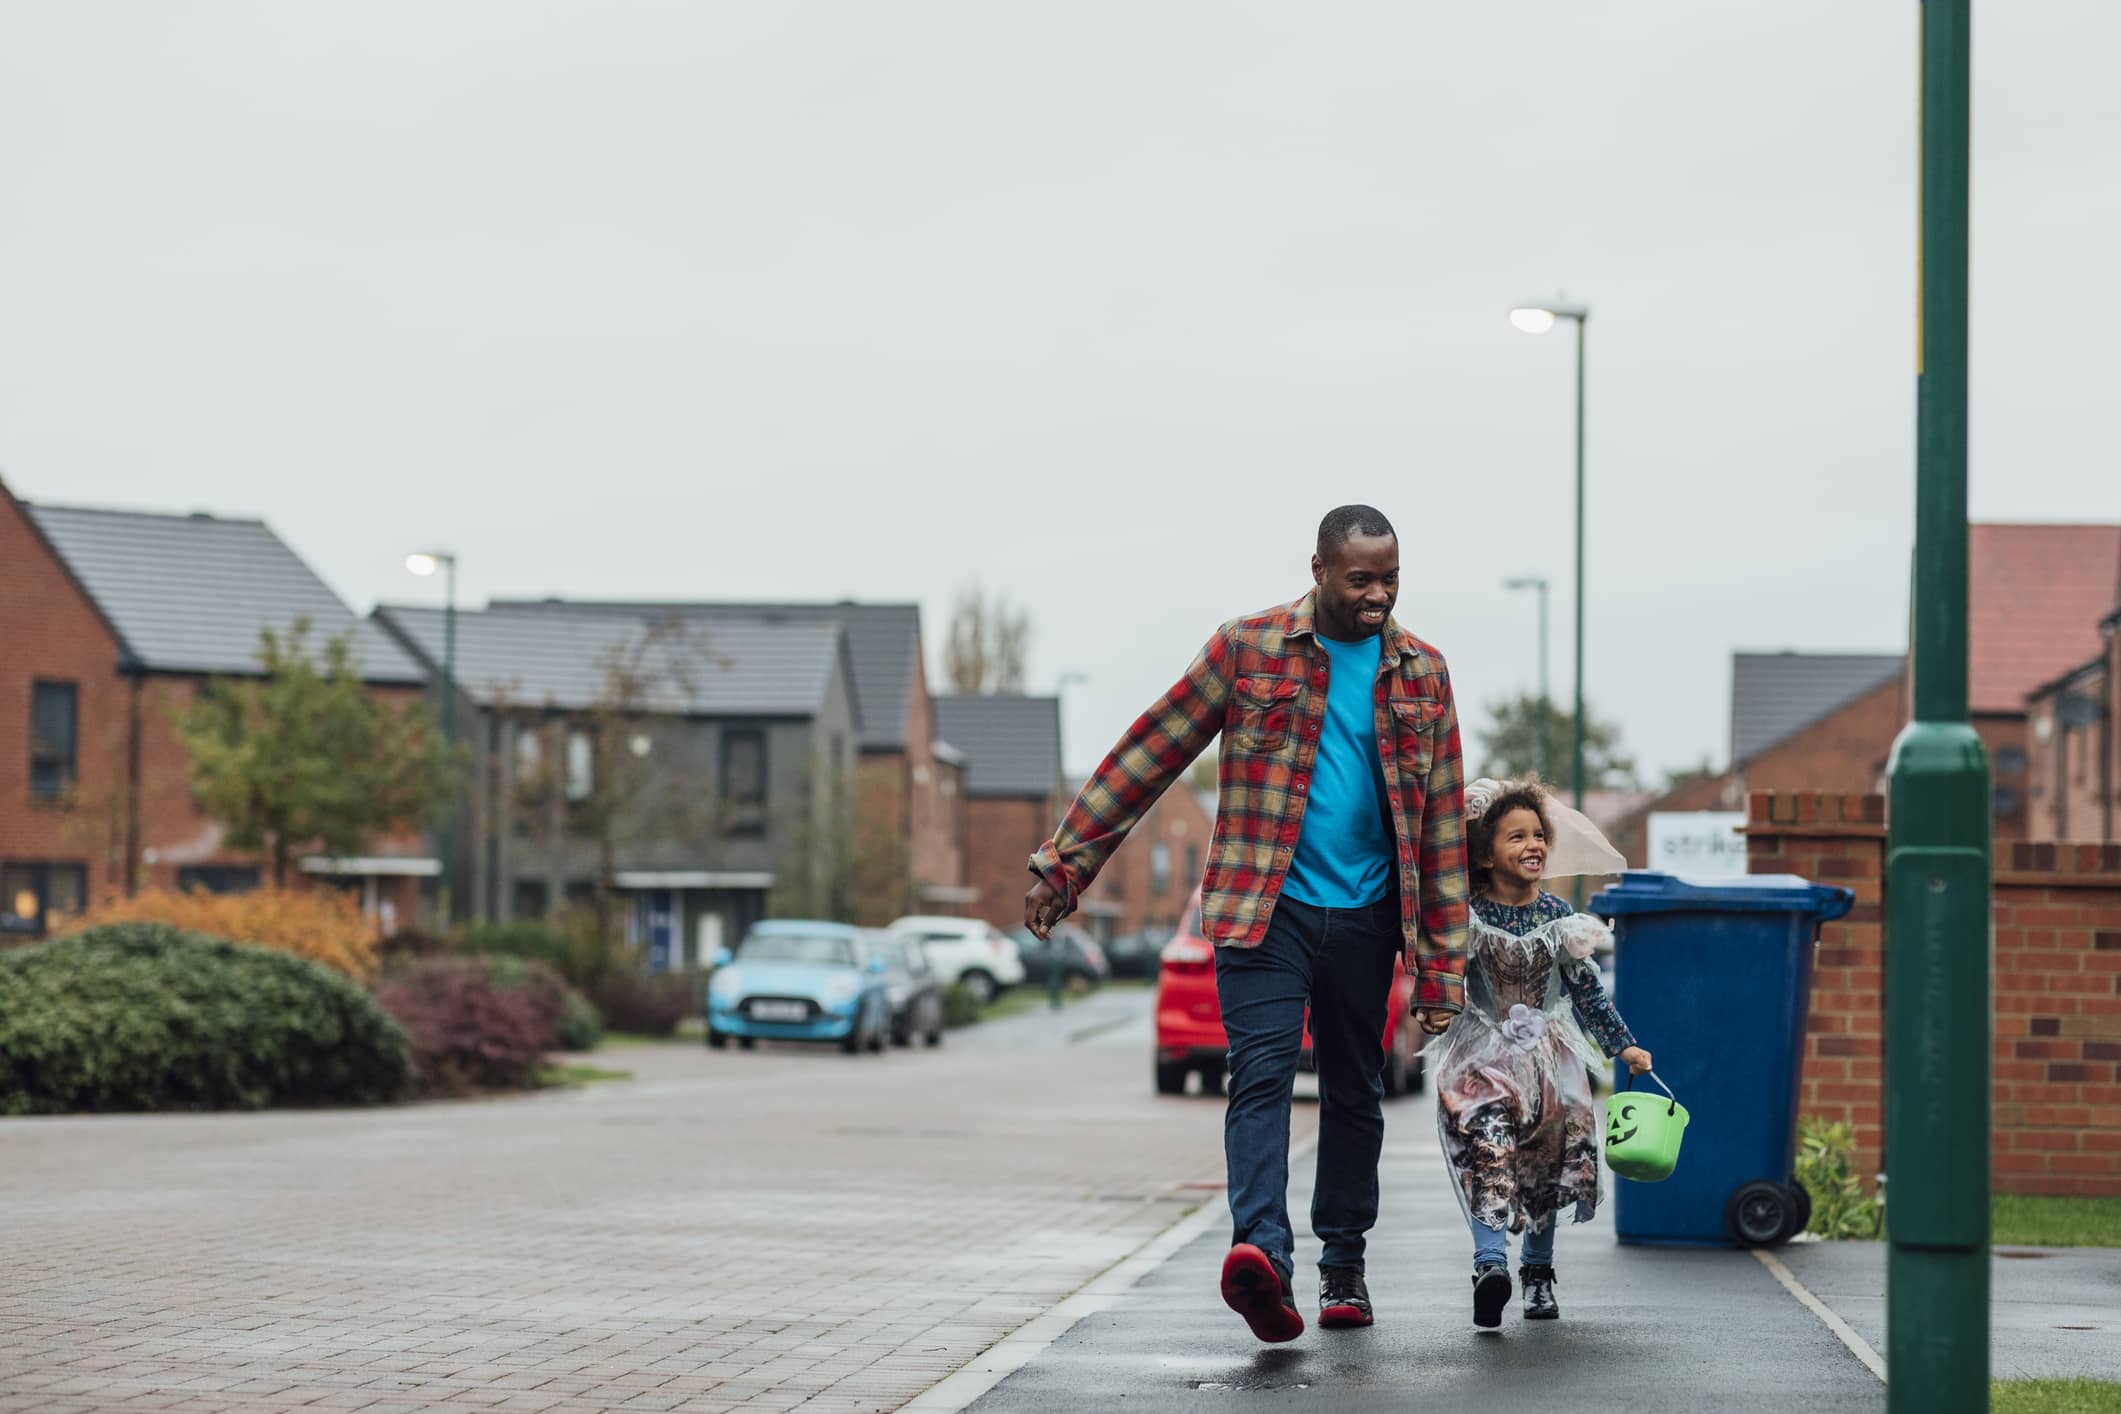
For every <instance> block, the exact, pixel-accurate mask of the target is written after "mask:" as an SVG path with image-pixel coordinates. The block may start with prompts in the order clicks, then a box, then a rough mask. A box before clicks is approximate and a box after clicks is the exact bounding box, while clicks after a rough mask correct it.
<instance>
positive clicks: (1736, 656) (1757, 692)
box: [1731, 653, 1907, 768]
mask: <svg viewBox="0 0 2121 1414" xmlns="http://www.w3.org/2000/svg"><path fill="white" fill-rule="evenodd" d="M1906 662H1907V660H1906V658H1905V657H1903V656H1902V655H1900V654H1898V653H1733V654H1732V655H1731V765H1732V767H1733V768H1736V767H1739V766H1742V765H1744V764H1745V763H1746V762H1748V761H1750V760H1752V759H1753V758H1754V757H1755V756H1758V755H1759V754H1760V753H1761V752H1763V751H1765V750H1767V749H1768V748H1769V747H1771V746H1773V745H1775V744H1776V743H1777V742H1779V741H1782V740H1784V739H1786V738H1788V737H1789V736H1791V735H1792V734H1793V733H1795V732H1797V731H1799V730H1801V729H1802V728H1804V727H1808V726H1810V725H1811V724H1812V723H1814V722H1816V721H1818V720H1819V719H1820V718H1822V717H1824V716H1826V715H1827V714H1828V713H1829V712H1832V711H1834V710H1835V709H1836V708H1839V707H1842V706H1845V705H1847V704H1848V703H1850V702H1853V701H1855V700H1856V699H1857V698H1859V697H1861V696H1863V694H1864V693H1866V692H1869V691H1870V690H1871V689H1873V688H1875V687H1878V686H1880V685H1881V684H1883V683H1885V682H1886V681H1888V680H1889V679H1891V678H1893V677H1895V676H1896V675H1898V674H1899V672H1900V671H1901V668H1902V667H1903V666H1904V665H1905V664H1906Z"/></svg>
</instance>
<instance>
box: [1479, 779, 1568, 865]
mask: <svg viewBox="0 0 2121 1414" xmlns="http://www.w3.org/2000/svg"><path fill="white" fill-rule="evenodd" d="M1512 810H1529V811H1531V812H1532V813H1533V814H1534V815H1537V816H1538V817H1539V828H1540V829H1542V830H1545V831H1546V834H1547V841H1548V843H1549V844H1551V843H1552V842H1553V839H1554V817H1553V816H1551V815H1549V814H1547V792H1546V787H1545V786H1542V785H1541V784H1540V783H1539V782H1538V780H1537V779H1534V778H1531V777H1527V778H1525V779H1524V780H1520V781H1504V782H1503V785H1502V789H1501V790H1500V791H1497V792H1496V794H1495V797H1494V799H1492V800H1490V801H1489V802H1488V808H1487V809H1485V810H1483V811H1481V812H1480V818H1479V819H1477V820H1469V821H1467V822H1466V882H1467V883H1468V884H1469V885H1470V886H1471V888H1472V891H1473V892H1474V893H1476V894H1477V893H1479V892H1480V891H1481V890H1483V889H1485V888H1486V887H1487V886H1488V875H1489V870H1488V869H1487V867H1486V866H1485V865H1483V864H1482V863H1481V862H1480V861H1481V860H1483V859H1485V858H1487V857H1488V854H1489V852H1490V851H1492V850H1493V849H1494V848H1495V827H1496V826H1497V825H1499V824H1501V823H1502V817H1503V816H1505V815H1507V814H1509V813H1510V812H1511V811H1512Z"/></svg>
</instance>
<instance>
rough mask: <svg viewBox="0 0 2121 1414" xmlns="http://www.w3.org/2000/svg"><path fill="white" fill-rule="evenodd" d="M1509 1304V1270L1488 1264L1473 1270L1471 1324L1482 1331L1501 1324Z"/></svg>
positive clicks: (1492, 1328)
mask: <svg viewBox="0 0 2121 1414" xmlns="http://www.w3.org/2000/svg"><path fill="white" fill-rule="evenodd" d="M1509 1304H1510V1269H1509V1268H1508V1267H1499V1266H1495V1265H1494V1264H1492V1263H1490V1264H1488V1265H1484V1266H1480V1267H1476V1268H1474V1269H1473V1324H1474V1325H1476V1326H1478V1327H1480V1328H1481V1329H1482V1330H1484V1331H1491V1330H1494V1329H1495V1328H1496V1327H1497V1326H1499V1325H1501V1324H1502V1308H1503V1307H1505V1306H1507V1305H1509Z"/></svg>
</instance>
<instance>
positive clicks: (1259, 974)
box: [1024, 506, 1466, 1341]
mask: <svg viewBox="0 0 2121 1414" xmlns="http://www.w3.org/2000/svg"><path fill="white" fill-rule="evenodd" d="M1311 579H1312V583H1313V586H1314V587H1313V588H1312V590H1311V592H1310V593H1308V594H1306V595H1305V596H1304V597H1303V598H1301V599H1298V600H1296V601H1295V602H1294V603H1291V604H1284V605H1282V606H1281V607H1280V608H1276V609H1269V610H1266V611H1265V612H1263V613H1258V614H1251V615H1247V616H1246V617H1244V618H1240V619H1233V620H1231V621H1230V622H1229V623H1226V624H1224V625H1223V626H1222V627H1221V628H1220V629H1217V630H1216V632H1215V636H1214V637H1213V638H1211V639H1209V640H1208V644H1207V646H1206V647H1205V648H1203V649H1202V650H1201V652H1200V656H1199V657H1197V658H1196V659H1194V661H1193V666H1192V667H1190V668H1189V669H1187V671H1186V675H1185V676H1184V677H1183V678H1181V679H1179V681H1178V683H1177V684H1176V685H1175V686H1173V687H1172V689H1171V690H1170V691H1169V692H1167V693H1165V694H1164V696H1163V697H1162V698H1161V699H1160V700H1159V701H1158V702H1156V703H1155V705H1153V706H1151V707H1150V708H1149V710H1148V711H1147V712H1145V713H1143V714H1142V716H1141V718H1140V719H1139V720H1138V721H1136V722H1135V724H1134V726H1133V728H1132V729H1131V730H1129V732H1128V733H1127V735H1126V737H1125V738H1124V739H1122V740H1121V741H1120V743H1119V745H1118V746H1117V747H1115V748H1113V751H1112V754H1111V755H1110V756H1107V757H1106V758H1105V760H1104V763H1103V764H1102V765H1101V766H1099V767H1098V769H1097V773H1096V775H1094V776H1092V777H1091V779H1090V781H1089V783H1088V784H1087V785H1085V786H1084V787H1083V791H1082V794H1081V795H1080V796H1079V797H1077V799H1076V801H1075V804H1074V805H1073V806H1071V807H1070V808H1069V810H1068V813H1067V815H1066V816H1065V817H1064V818H1063V819H1062V821H1061V824H1060V828H1059V829H1058V830H1057V831H1055V833H1054V836H1053V838H1052V839H1051V840H1049V841H1047V842H1046V843H1045V844H1044V845H1042V846H1040V848H1039V850H1038V852H1037V853H1036V854H1034V855H1032V856H1031V872H1032V873H1034V874H1036V875H1037V876H1038V882H1037V883H1035V884H1033V885H1032V886H1031V889H1030V891H1029V892H1028V893H1027V894H1026V895H1025V896H1024V923H1025V926H1027V927H1029V928H1030V929H1031V931H1032V932H1034V933H1036V934H1037V935H1038V936H1039V937H1041V938H1044V937H1046V936H1047V934H1048V933H1049V932H1050V931H1051V929H1052V927H1053V925H1054V924H1055V923H1057V922H1059V921H1060V920H1061V919H1062V918H1064V917H1066V916H1067V915H1068V913H1070V912H1071V911H1072V910H1073V909H1074V908H1075V906H1076V901H1077V899H1078V897H1079V896H1080V895H1081V893H1082V891H1083V890H1084V889H1085V888H1087V887H1088V886H1089V884H1090V881H1091V880H1092V879H1094V878H1095V877H1097V871H1098V869H1099V868H1100V867H1102V866H1103V864H1104V862H1105V861H1106V860H1107V859H1108V858H1110V857H1111V854H1112V851H1113V850H1115V849H1117V848H1118V847H1119V844H1120V841H1121V840H1123V839H1125V838H1126V835H1127V831H1128V830H1130V829H1132V828H1133V827H1134V824H1135V823H1136V822H1137V821H1138V820H1140V819H1141V817H1142V816H1143V815H1144V814H1145V813H1146V812H1147V811H1148V809H1149V807H1150V805H1151V804H1153V803H1154V802H1155V800H1156V798H1157V797H1158V796H1159V795H1161V794H1162V793H1163V791H1164V790H1165V788H1166V787H1168V786H1169V785H1170V784H1171V783H1172V782H1174V781H1176V780H1177V779H1179V777H1180V776H1181V775H1182V774H1183V773H1184V772H1185V769H1186V767H1187V766H1188V765H1189V764H1191V762H1192V761H1193V759H1194V758H1195V757H1196V756H1198V755H1199V754H1200V753H1201V751H1202V750H1204V749H1205V748H1206V747H1207V744H1208V742H1209V740H1210V739H1211V738H1212V737H1214V736H1215V735H1216V734H1217V733H1218V732H1219V733H1221V735H1222V754H1221V762H1220V772H1219V787H1218V789H1219V796H1218V801H1217V806H1216V816H1215V840H1214V845H1213V847H1212V848H1211V850H1210V852H1209V857H1208V869H1207V877H1206V878H1205V879H1204V880H1203V883H1202V920H1203V921H1202V930H1203V932H1205V933H1206V934H1207V936H1208V938H1209V940H1210V941H1212V942H1213V943H1214V944H1215V986H1216V992H1217V994H1218V996H1219V997H1220V999H1221V1003H1222V1016H1223V1030H1224V1031H1225V1032H1226V1033H1227V1034H1228V1036H1229V1042H1230V1059H1229V1105H1228V1109H1227V1110H1226V1112H1225V1115H1224V1120H1223V1149H1224V1157H1225V1161H1226V1163H1227V1165H1228V1169H1229V1198H1230V1217H1231V1221H1232V1226H1233V1232H1232V1236H1231V1244H1232V1245H1231V1248H1230V1253H1229V1256H1228V1257H1227V1258H1226V1259H1225V1260H1224V1262H1223V1273H1222V1294H1223V1300H1224V1301H1226V1302H1227V1303H1228V1304H1229V1305H1230V1307H1231V1308H1232V1309H1233V1310H1235V1311H1237V1312H1238V1314H1240V1315H1242V1316H1243V1317H1244V1318H1245V1321H1246V1323H1247V1324H1248V1325H1250V1326H1251V1328H1252V1331H1253V1334H1255V1335H1257V1336H1258V1337H1259V1338H1260V1339H1261V1340H1266V1341H1285V1340H1294V1339H1295V1338H1296V1337H1297V1336H1299V1335H1301V1334H1303V1329H1304V1322H1303V1317H1302V1316H1301V1315H1300V1314H1298V1312H1297V1310H1296V1300H1295V1295H1294V1291H1293V1288H1292V1287H1291V1284H1290V1274H1291V1270H1292V1266H1293V1261H1294V1256H1293V1249H1294V1245H1295V1239H1294V1235H1293V1233H1292V1231H1291V1229H1290V1225H1289V1213H1288V1201H1287V1192H1288V1170H1289V1102H1290V1097H1291V1093H1292V1091H1293V1089H1294V1085H1295V1079H1296V1061H1297V1055H1298V1052H1299V1051H1300V1049H1301V1048H1302V1041H1303V1029H1304V1008H1305V1005H1306V1003H1308V1004H1309V1006H1310V1009H1311V1036H1312V1042H1313V1053H1314V1055H1315V1057H1316V1061H1317V1067H1318V1096H1319V1116H1318V1130H1319V1139H1318V1178H1317V1183H1316V1186H1315V1188H1314V1190H1313V1197H1312V1203H1311V1228H1312V1231H1313V1232H1314V1233H1316V1234H1317V1236H1318V1239H1319V1243H1320V1245H1321V1247H1322V1249H1323V1250H1322V1252H1321V1254H1320V1259H1319V1324H1320V1325H1322V1326H1327V1327H1343V1326H1366V1325H1369V1324H1370V1322H1371V1318H1372V1316H1371V1308H1370V1294H1369V1289H1368V1287H1367V1286H1366V1285H1365V1284H1364V1281H1363V1244H1364V1236H1365V1234H1366V1233H1368V1232H1369V1230H1370V1228H1371V1226H1372V1225H1373V1224H1374V1223H1375V1222H1376V1221H1377V1158H1378V1152H1379V1150H1380V1149H1381V1148H1382V1146H1383V1143H1384V1105H1383V1097H1384V1081H1383V1075H1384V1059H1385V1058H1384V1043H1383V1035H1384V1027H1385V1007H1386V1005H1387V1001H1388V998H1389V996H1390V994H1391V986H1392V960H1393V957H1394V955H1395V954H1397V953H1399V952H1402V951H1403V952H1404V954H1405V956H1406V959H1407V969H1408V971H1409V972H1411V973H1413V974H1414V976H1415V978H1416V983H1415V1008H1416V1012H1415V1014H1416V1016H1417V1018H1418V1019H1419V1021H1420V1023H1421V1026H1422V1029H1423V1030H1424V1031H1427V1032H1428V1033H1430V1034H1431V1035H1436V1034H1440V1033H1441V1032H1442V1031H1443V1030H1444V1029H1445V1028H1446V1027H1448V1026H1449V1025H1450V1023H1451V1018H1452V1016H1454V1015H1455V1014H1456V1013H1457V1012H1458V1010H1459V1007H1460V1004H1461V1002H1462V1000H1463V995H1464V986H1465V982H1464V971H1465V932H1466V871H1465V834H1464V809H1465V802H1464V791H1463V778H1462V773H1461V767H1460V763H1459V744H1458V718H1457V713H1456V710H1455V709H1454V707H1453V705H1452V702H1451V681H1450V676H1449V674H1448V672H1447V671H1446V670H1445V667H1444V661H1443V657H1442V655H1441V654H1439V653H1437V651H1436V650H1435V649H1434V648H1431V647H1429V645H1427V644H1426V643H1423V642H1422V641H1421V640H1420V639H1418V638H1416V637H1414V635H1412V634H1410V633H1408V632H1407V631H1406V630H1404V629H1402V628H1401V627H1400V626H1399V625H1398V624H1397V623H1396V622H1395V621H1394V620H1393V618H1392V606H1393V604H1394V603H1395V602H1396V600H1397V599H1398V595H1399V540H1398V537H1397V536H1396V535H1395V534H1394V533H1393V530H1392V525H1391V522H1390V521H1388V520H1386V519H1385V518H1384V516H1383V515H1382V514H1380V513H1379V512H1378V511H1376V510H1373V509H1372V508H1370V507H1369V506H1342V507H1340V508H1339V509H1337V510H1335V511H1333V512H1332V513H1330V514H1329V515H1327V516H1326V518H1325V520H1324V521H1323V522H1322V523H1321V524H1320V525H1319V527H1318V544H1317V549H1316V552H1315V553H1314V554H1313V555H1312V556H1311Z"/></svg>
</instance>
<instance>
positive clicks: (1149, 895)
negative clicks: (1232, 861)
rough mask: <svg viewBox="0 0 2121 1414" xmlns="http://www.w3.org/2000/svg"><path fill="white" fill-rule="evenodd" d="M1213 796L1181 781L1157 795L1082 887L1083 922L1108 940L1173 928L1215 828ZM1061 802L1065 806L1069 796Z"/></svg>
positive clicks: (1197, 877)
mask: <svg viewBox="0 0 2121 1414" xmlns="http://www.w3.org/2000/svg"><path fill="white" fill-rule="evenodd" d="M1204 794H1205V797H1206V798H1205V800H1204V799H1203V795H1204ZM1214 801H1215V796H1214V794H1213V793H1212V792H1205V793H1204V792H1200V791H1196V790H1194V789H1193V788H1192V787H1191V786H1188V785H1186V784H1185V783H1184V782H1183V781H1181V782H1179V783H1178V784H1177V785H1174V786H1172V787H1171V788H1170V789H1169V790H1167V791H1165V792H1164V793H1163V794H1162V795H1161V796H1159V797H1157V801H1156V804H1154V805H1152V806H1150V807H1149V813H1148V814H1147V815H1145V816H1143V817H1142V820H1141V823H1140V824H1138V825H1136V826H1135V827H1134V829H1133V830H1132V831H1131V832H1129V834H1128V835H1127V838H1126V840H1125V841H1124V842H1123V843H1122V844H1121V845H1120V847H1119V848H1118V849H1116V850H1114V851H1113V852H1112V857H1111V858H1110V859H1108V860H1107V861H1105V867H1104V868H1103V869H1102V870H1100V871H1099V873H1098V876H1097V878H1096V880H1095V881H1094V882H1093V883H1092V884H1091V885H1090V887H1089V888H1088V889H1086V890H1084V892H1083V897H1082V919H1081V921H1082V923H1083V925H1084V926H1085V927H1087V928H1090V929H1091V930H1092V931H1093V932H1094V933H1096V934H1097V935H1098V937H1099V938H1100V939H1101V940H1102V941H1106V942H1109V941H1110V940H1111V939H1113V938H1115V937H1118V936H1120V935H1122V934H1126V933H1139V932H1141V931H1143V930H1144V929H1150V930H1153V931H1156V932H1160V933H1169V932H1172V931H1174V930H1175V929H1176V928H1177V927H1178V925H1179V922H1180V920H1181V919H1182V918H1183V916H1184V914H1185V910H1186V905H1187V903H1188V902H1189V901H1191V899H1192V897H1193V891H1194V890H1195V889H1197V888H1199V887H1200V879H1201V873H1202V871H1203V870H1204V868H1205V867H1206V864H1207V859H1208V842H1209V840H1210V839H1211V838H1212V837H1213V835H1214V833H1215V817H1214V816H1213V815H1212V814H1210V813H1209V812H1210V810H1211V808H1212V807H1213V805H1214ZM1060 804H1061V808H1062V809H1066V808H1067V805H1068V802H1067V801H1065V800H1064V801H1062V802H1061V803H1060ZM1058 823H1059V820H1058V818H1056V819H1054V820H1052V821H1049V822H1048V823H1047V826H1046V832H1047V833H1048V834H1051V833H1052V831H1053V827H1054V825H1057V824H1058Z"/></svg>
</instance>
